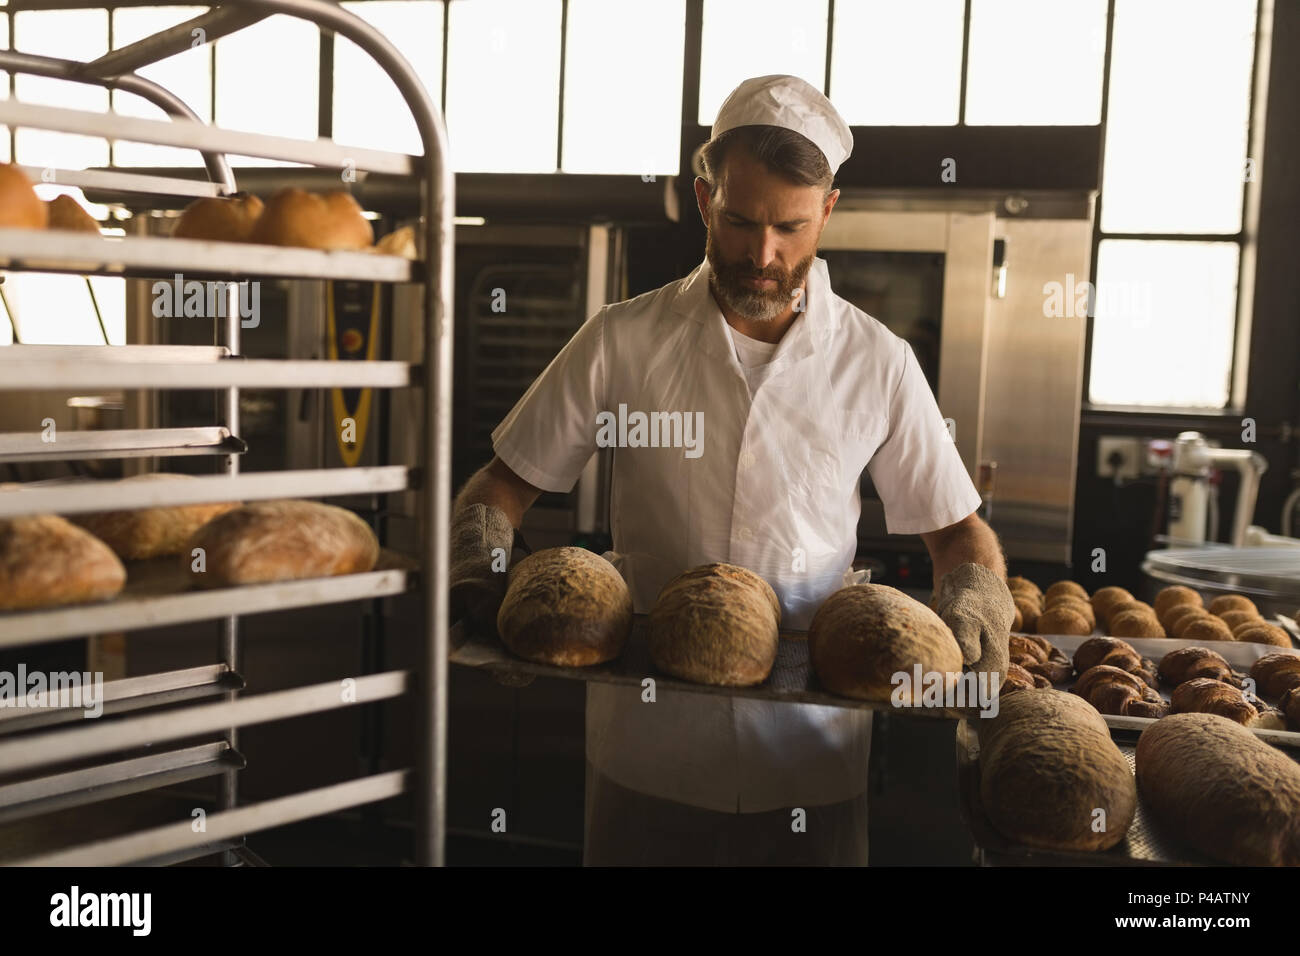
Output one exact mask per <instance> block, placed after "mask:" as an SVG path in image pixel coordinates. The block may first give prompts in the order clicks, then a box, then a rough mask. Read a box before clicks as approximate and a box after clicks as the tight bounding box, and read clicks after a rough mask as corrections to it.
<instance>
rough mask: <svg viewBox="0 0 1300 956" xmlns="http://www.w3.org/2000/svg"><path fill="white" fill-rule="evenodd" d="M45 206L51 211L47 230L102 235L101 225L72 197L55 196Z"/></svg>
mask: <svg viewBox="0 0 1300 956" xmlns="http://www.w3.org/2000/svg"><path fill="white" fill-rule="evenodd" d="M45 205H46V208H47V209H48V211H49V218H48V223H47V228H50V229H63V230H66V231H68V232H91V233H94V234H95V235H97V236H98V235H100V231H99V223H98V222H96V221H95V220H94V218H92V217H91V215H90V213H88V212H86V210H84V209H82V208H81V203H79V202H77V201H76V200H75V199H73V198H72V197H71V196H55V197H54V198H53V199H51V200H50V201H49V202H47V203H46V204H45Z"/></svg>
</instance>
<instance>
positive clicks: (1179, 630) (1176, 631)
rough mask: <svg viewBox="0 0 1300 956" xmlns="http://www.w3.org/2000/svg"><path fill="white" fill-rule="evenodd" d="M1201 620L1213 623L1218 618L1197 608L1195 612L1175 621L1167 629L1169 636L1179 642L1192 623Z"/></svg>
mask: <svg viewBox="0 0 1300 956" xmlns="http://www.w3.org/2000/svg"><path fill="white" fill-rule="evenodd" d="M1203 620H1211V621H1215V620H1218V618H1216V617H1215V616H1214V615H1213V614H1211V613H1210V612H1209V611H1207V610H1205V609H1204V608H1197V609H1196V610H1194V611H1192V613H1190V614H1184V615H1182V616H1181V617H1179V618H1178V619H1177V620H1175V621H1174V623H1173V625H1172V626H1171V627H1170V629H1169V636H1170V637H1176V638H1178V639H1179V640H1181V639H1182V637H1183V635H1184V634H1185V633H1186V632H1187V629H1188V628H1189V627H1191V626H1192V623H1193V622H1194V621H1203Z"/></svg>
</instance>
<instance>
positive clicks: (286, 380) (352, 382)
mask: <svg viewBox="0 0 1300 956" xmlns="http://www.w3.org/2000/svg"><path fill="white" fill-rule="evenodd" d="M32 347H34V346H25V345H15V346H11V347H9V348H6V349H0V392H2V391H5V390H6V389H8V390H18V389H21V390H22V391H36V390H42V389H45V390H48V389H58V390H60V391H63V390H67V389H84V388H165V389H187V390H192V389H212V388H405V387H406V386H408V385H411V384H412V379H413V375H412V370H411V366H410V365H409V364H408V363H406V362H382V361H374V362H351V361H326V360H322V359H303V360H279V359H241V358H227V359H223V360H221V361H214V362H213V363H212V364H210V365H202V364H189V363H182V364H175V365H169V364H161V363H147V364H139V365H137V364H134V363H132V362H130V361H121V360H119V359H116V358H114V357H113V356H112V354H111V353H113V352H116V351H117V350H118V349H120V348H122V346H112V345H104V346H100V350H101V351H102V352H103V353H105V354H104V355H103V357H101V358H99V359H92V360H90V361H84V360H69V361H64V360H62V359H43V360H40V361H29V362H24V361H23V360H22V357H21V352H20V351H19V350H21V349H26V348H32ZM6 352H11V353H14V354H13V355H12V356H6V355H5V353H6Z"/></svg>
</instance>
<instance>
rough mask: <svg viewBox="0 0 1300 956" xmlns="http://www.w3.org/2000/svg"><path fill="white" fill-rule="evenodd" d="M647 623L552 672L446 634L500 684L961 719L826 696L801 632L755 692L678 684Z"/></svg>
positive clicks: (459, 630) (472, 637) (640, 620)
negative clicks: (601, 655) (619, 688)
mask: <svg viewBox="0 0 1300 956" xmlns="http://www.w3.org/2000/svg"><path fill="white" fill-rule="evenodd" d="M649 621H650V617H649V615H648V614H636V615H633V618H632V633H631V634H630V635H629V636H628V639H627V644H626V645H625V646H624V648H623V653H622V654H621V655H620V656H619V657H618V658H617V659H616V660H613V661H610V662H609V663H608V664H597V665H594V666H592V667H556V666H553V665H550V664H534V663H532V662H531V661H525V660H522V659H521V658H518V657H515V656H514V655H513V654H511V653H510V651H509V650H507V649H506V646H505V645H504V644H502V643H501V640H500V638H498V637H496V636H495V635H493V636H491V637H485V636H483V635H481V634H477V633H473V632H472V631H471V629H470V628H468V626H467V622H465V621H458V622H457V623H456V624H455V626H454V627H453V628H452V630H451V637H450V640H451V645H452V648H453V650H452V652H451V662H452V663H453V664H462V665H464V666H466V667H474V668H480V669H483V670H486V671H490V672H492V673H493V674H494V676H497V678H498V680H501V681H502V682H503V683H506V682H515V683H517V682H520V680H521V679H527V677H528V676H529V675H531V676H534V677H560V678H564V679H566V680H581V681H597V682H600V683H605V684H635V685H636V686H638V687H639V686H640V685H641V682H642V681H643V680H645V679H646V678H647V677H651V678H654V681H655V686H656V687H657V688H660V689H671V690H681V691H687V692H690V693H693V694H714V695H718V696H724V697H749V698H753V699H755V700H774V701H782V702H785V703H791V704H822V705H824V706H831V707H850V708H854V709H857V710H887V711H890V712H891V713H895V714H900V715H908V716H910V715H915V716H918V717H939V718H943V719H945V720H953V719H956V718H960V717H962V716H963V715H964V714H965V713H966V712H965V711H963V710H961V709H959V708H948V707H894V706H893V705H892V704H890V703H889V702H888V701H869V700H854V699H852V698H850V697H840V696H839V695H837V694H832V693H830V692H829V691H827V690H825V689H824V688H823V687H822V686H821V684H820V682H819V681H818V680H817V675H816V674H814V673H813V670H812V663H811V661H810V660H809V657H808V641H807V632H806V631H794V630H783V631H781V642H780V646H779V647H778V648H777V654H776V663H775V664H773V665H772V673H771V674H769V675H768V678H767V680H765V681H764V682H763V683H761V684H758V685H756V686H754V687H714V686H712V685H709V684H694V683H691V682H690V681H684V680H680V679H678V678H676V677H671V676H669V675H667V674H665V673H663V672H662V671H660V670H658V669H657V668H656V667H655V666H654V664H653V663H652V661H651V659H650V644H649V636H648V628H649Z"/></svg>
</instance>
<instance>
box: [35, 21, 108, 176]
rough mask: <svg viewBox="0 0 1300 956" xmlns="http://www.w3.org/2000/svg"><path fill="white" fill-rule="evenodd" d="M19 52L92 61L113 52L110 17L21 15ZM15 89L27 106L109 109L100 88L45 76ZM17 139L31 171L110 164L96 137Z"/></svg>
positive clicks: (56, 135) (50, 135)
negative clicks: (110, 50)
mask: <svg viewBox="0 0 1300 956" xmlns="http://www.w3.org/2000/svg"><path fill="white" fill-rule="evenodd" d="M14 49H16V50H21V51H22V52H24V53H39V54H42V55H44V56H57V57H61V58H63V59H65V60H83V61H84V60H93V59H94V58H95V57H98V56H103V55H104V54H105V53H107V52H108V12H107V11H105V10H49V11H38V12H33V11H27V12H23V13H18V14H16V15H15V17H14ZM14 87H15V95H16V97H17V99H19V100H22V101H23V102H25V103H39V104H42V105H45V106H61V107H64V108H65V109H74V110H88V111H90V112H97V113H102V112H105V111H106V110H107V109H108V90H105V89H102V88H100V87H96V86H87V85H84V84H81V83H68V82H65V81H63V80H51V79H49V78H47V77H44V76H18V77H16V79H15V84H14ZM15 140H16V147H15V148H16V151H17V153H18V162H20V163H25V164H28V165H31V166H52V167H55V168H62V169H84V168H85V167H87V166H105V165H107V164H108V142H107V141H106V140H102V139H99V138H97V137H93V136H74V135H72V134H70V133H51V132H48V131H47V130H43V129H20V130H18V131H17V133H16V135H15Z"/></svg>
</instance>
